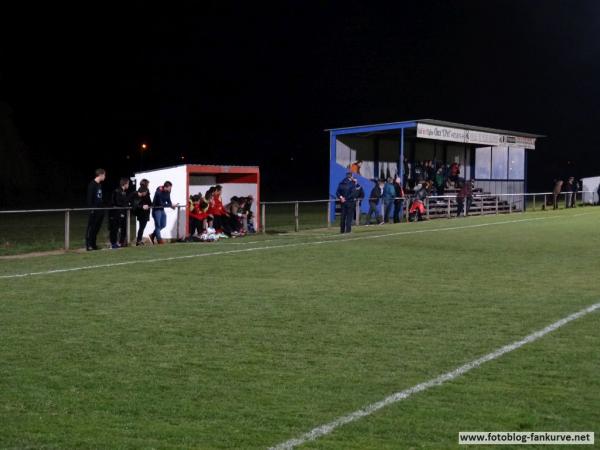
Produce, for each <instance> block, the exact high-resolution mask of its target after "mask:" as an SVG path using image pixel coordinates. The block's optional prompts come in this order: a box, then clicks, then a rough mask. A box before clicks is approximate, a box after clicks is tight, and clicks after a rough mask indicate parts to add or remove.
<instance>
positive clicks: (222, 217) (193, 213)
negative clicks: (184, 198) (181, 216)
mask: <svg viewBox="0 0 600 450" xmlns="http://www.w3.org/2000/svg"><path fill="white" fill-rule="evenodd" d="M222 192H223V187H222V186H221V185H216V186H212V187H210V188H209V189H208V191H206V193H205V194H204V196H203V195H202V194H201V193H198V194H195V195H192V196H190V199H189V218H190V224H189V225H190V226H189V230H190V232H189V236H188V240H189V241H198V240H200V241H215V240H217V239H219V238H228V237H238V236H244V235H246V234H247V233H254V232H255V231H256V230H255V229H254V221H253V212H252V204H253V202H254V198H253V197H252V196H251V195H250V196H247V197H238V196H233V197H231V199H230V202H229V203H227V204H226V205H223V201H222V200H221V195H222Z"/></svg>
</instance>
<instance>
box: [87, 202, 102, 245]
mask: <svg viewBox="0 0 600 450" xmlns="http://www.w3.org/2000/svg"><path fill="white" fill-rule="evenodd" d="M102 219H104V211H90V215H89V216H88V224H87V229H86V231H85V246H86V247H87V248H96V247H97V245H96V237H97V236H98V231H100V227H101V226H102Z"/></svg>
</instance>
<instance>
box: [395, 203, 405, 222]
mask: <svg viewBox="0 0 600 450" xmlns="http://www.w3.org/2000/svg"><path fill="white" fill-rule="evenodd" d="M403 209H404V200H394V223H398V222H400V221H401V220H402V210H403Z"/></svg>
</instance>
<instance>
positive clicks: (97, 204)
mask: <svg viewBox="0 0 600 450" xmlns="http://www.w3.org/2000/svg"><path fill="white" fill-rule="evenodd" d="M105 178H106V171H105V170H104V169H96V177H95V178H94V179H93V180H92V181H91V182H90V184H89V185H88V188H87V199H86V204H87V207H88V208H102V207H103V206H104V202H103V199H102V182H103V181H104V180H105ZM102 219H104V211H102V210H90V212H89V216H88V224H87V228H86V230H85V248H86V250H88V251H90V250H98V246H97V245H96V237H97V236H98V231H100V227H101V226H102Z"/></svg>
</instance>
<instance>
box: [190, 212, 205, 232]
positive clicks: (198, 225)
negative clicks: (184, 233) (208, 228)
mask: <svg viewBox="0 0 600 450" xmlns="http://www.w3.org/2000/svg"><path fill="white" fill-rule="evenodd" d="M202 231H203V230H202V221H201V220H200V219H196V218H195V217H190V237H192V236H193V235H194V233H198V234H202Z"/></svg>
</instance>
